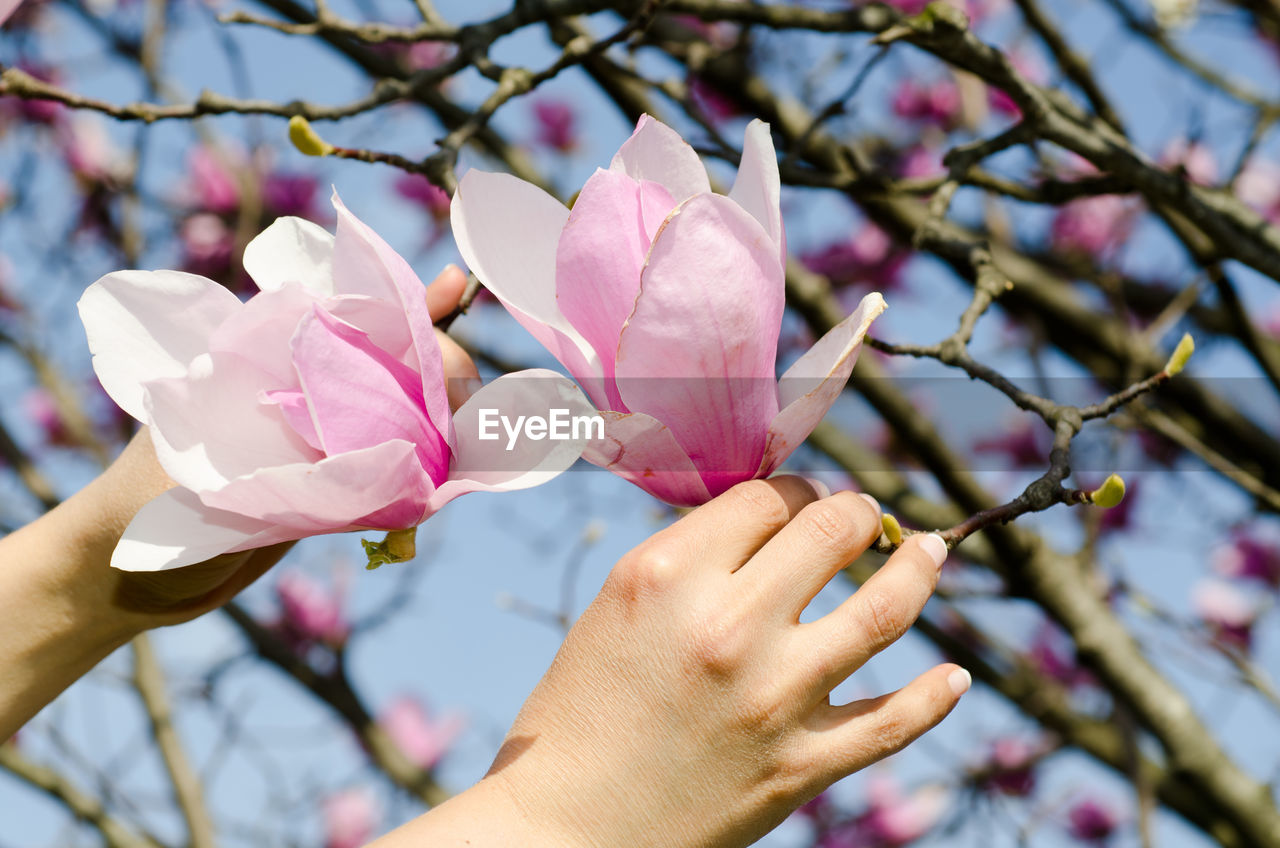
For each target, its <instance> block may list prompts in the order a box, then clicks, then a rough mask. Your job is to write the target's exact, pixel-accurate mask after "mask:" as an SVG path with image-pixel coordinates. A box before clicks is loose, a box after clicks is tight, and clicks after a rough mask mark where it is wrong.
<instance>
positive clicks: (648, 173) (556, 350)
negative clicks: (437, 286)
mask: <svg viewBox="0 0 1280 848" xmlns="http://www.w3.org/2000/svg"><path fill="white" fill-rule="evenodd" d="M743 148H744V149H743V155H742V165H741V167H740V169H739V171H738V176H737V179H736V181H735V182H734V185H733V188H732V190H731V191H730V192H729V194H728V196H725V195H720V194H713V193H712V192H711V186H710V183H709V181H708V179H707V173H706V171H705V169H704V168H703V166H702V162H701V161H699V159H698V155H697V154H696V153H695V152H694V151H693V148H691V147H690V146H689V145H687V144H686V143H685V142H684V141H683V140H682V139H681V138H680V136H679V135H677V134H676V133H675V131H673V130H672V129H670V128H669V127H667V126H665V125H663V124H661V123H659V122H658V121H655V120H654V119H652V118H650V117H649V116H647V115H646V116H644V117H642V118H641V119H640V122H639V124H638V125H637V126H636V130H635V132H634V133H633V134H632V136H631V138H630V139H628V140H627V142H626V143H625V144H623V146H622V148H621V149H620V150H619V151H618V153H617V155H615V156H614V158H613V162H612V164H611V165H610V166H609V169H608V170H597V171H596V172H595V174H594V175H593V176H592V177H591V179H589V180H588V181H587V184H586V186H585V187H583V189H582V191H581V193H580V194H579V195H578V199H577V202H576V203H575V204H574V207H573V211H572V212H570V210H569V209H567V208H565V207H564V206H563V205H562V204H561V203H560V202H559V201H557V200H556V199H555V198H553V197H551V196H550V195H548V194H546V193H545V192H543V191H542V190H541V189H539V188H537V187H536V186H533V185H530V184H529V183H525V182H523V181H521V180H518V179H516V178H515V177H512V176H509V175H507V174H491V173H485V172H483V171H477V170H472V171H469V172H468V173H467V174H466V175H465V176H464V177H463V178H462V181H461V183H460V184H459V186H458V191H457V194H456V195H455V196H454V201H453V213H452V215H453V232H454V237H455V238H456V239H457V241H458V247H459V249H460V250H461V252H462V255H463V257H464V259H465V260H466V262H467V264H468V265H470V266H471V269H472V270H473V271H474V272H475V273H476V275H477V276H478V277H479V278H480V280H481V281H482V282H483V283H484V284H485V285H486V286H488V288H489V289H490V290H491V291H492V292H493V293H494V295H496V296H497V298H498V299H499V300H500V301H501V302H502V304H503V305H504V306H505V307H506V308H507V311H509V312H510V313H511V315H512V316H513V317H514V318H515V319H516V320H517V321H518V322H520V324H521V325H523V326H524V327H525V329H527V330H528V331H529V332H530V333H532V334H533V336H534V337H535V338H536V339H537V340H538V341H539V342H541V343H542V345H543V346H544V347H546V348H547V349H548V350H549V351H551V352H552V353H553V354H554V355H555V356H556V358H557V359H559V360H560V362H561V363H562V364H563V365H564V366H565V367H566V368H567V369H568V370H569V372H570V373H571V374H573V376H574V377H576V378H577V379H578V381H579V383H581V384H582V386H583V387H584V388H585V389H586V391H587V393H588V395H590V397H591V400H592V401H593V402H594V403H595V406H596V408H597V409H600V410H603V412H602V415H603V417H604V419H605V437H606V438H605V439H604V440H602V441H597V442H595V443H593V444H591V445H589V446H588V448H587V450H586V452H584V454H583V456H584V458H586V459H588V460H589V461H590V462H593V463H595V464H597V465H600V466H602V467H605V468H608V469H609V470H611V471H613V472H614V473H617V474H619V475H621V476H622V477H624V478H626V479H627V480H630V481H631V482H632V483H635V484H636V485H638V486H640V487H641V488H643V489H644V490H645V491H647V492H649V493H651V494H653V495H654V496H656V497H658V498H661V499H662V500H664V501H667V502H668V503H672V504H677V505H693V504H699V503H703V502H705V501H707V500H709V499H710V498H712V497H714V496H715V495H718V494H720V493H721V492H723V491H724V490H726V489H728V488H729V487H730V486H732V485H733V484H734V483H737V482H739V481H742V480H749V479H751V478H754V477H763V476H766V475H768V474H770V473H772V472H773V470H774V469H776V468H777V467H778V466H779V465H780V464H781V463H782V461H783V460H784V459H785V458H786V457H787V456H789V455H790V454H791V452H792V451H793V450H795V449H796V447H797V446H799V444H800V443H801V442H802V441H804V439H805V438H806V437H807V436H808V435H809V433H810V432H811V431H812V430H813V428H814V427H815V426H817V424H818V422H819V421H820V420H821V419H822V417H823V415H825V414H826V411H827V409H828V408H830V406H831V404H832V403H834V401H835V398H836V396H837V395H838V394H839V393H840V391H841V389H842V388H843V387H844V384H845V382H846V381H847V379H848V377H849V374H850V372H851V371H852V369H853V363H854V360H855V358H856V356H857V353H858V349H859V347H860V345H861V343H862V338H863V335H864V334H865V333H866V330H867V327H868V326H869V325H870V324H871V321H872V320H873V319H874V318H875V317H876V316H877V315H879V314H880V312H881V311H883V310H884V308H885V304H884V299H883V298H882V297H881V296H880V295H879V294H876V293H873V294H869V295H867V296H866V297H865V298H864V299H863V301H862V304H861V306H860V307H859V308H858V310H857V311H856V312H855V313H854V314H853V315H851V316H850V317H849V318H847V319H845V320H844V321H843V322H842V323H841V324H840V325H839V326H837V327H835V328H834V329H832V330H831V332H829V333H828V334H827V335H826V336H824V337H823V338H822V339H821V340H820V341H819V342H818V343H817V344H816V345H814V347H813V348H812V349H810V350H809V351H808V352H807V353H806V354H805V355H804V356H802V357H801V358H800V359H799V361H798V362H796V364H795V365H793V366H792V367H791V368H790V369H789V370H788V371H787V373H786V374H784V375H783V378H782V380H781V381H780V382H779V381H778V380H777V378H776V376H775V374H776V371H775V359H776V352H777V345H778V334H779V330H780V327H781V324H782V311H783V305H784V304H783V301H784V280H783V266H784V263H785V259H786V244H785V240H784V236H783V230H782V215H781V211H780V209H779V205H778V204H779V180H778V166H777V159H776V156H775V154H774V149H773V141H772V139H771V138H770V136H769V128H768V126H767V125H766V124H764V123H763V122H761V121H753V122H752V123H751V125H750V126H749V127H748V128H747V132H746V140H745V142H744V145H743Z"/></svg>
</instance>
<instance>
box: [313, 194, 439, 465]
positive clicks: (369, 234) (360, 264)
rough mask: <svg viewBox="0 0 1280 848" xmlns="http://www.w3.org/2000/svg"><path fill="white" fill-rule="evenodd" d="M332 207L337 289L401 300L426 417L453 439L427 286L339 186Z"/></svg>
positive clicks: (334, 272)
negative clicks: (335, 228)
mask: <svg viewBox="0 0 1280 848" xmlns="http://www.w3.org/2000/svg"><path fill="white" fill-rule="evenodd" d="M333 208H334V209H335V210H336V211H337V213H338V235H337V237H336V239H335V241H334V251H333V277H334V285H335V290H336V291H337V293H338V294H367V295H370V296H371V297H375V298H379V299H381V300H385V301H389V302H391V303H399V304H400V307H401V309H403V310H404V318H405V320H406V321H407V323H408V327H409V334H410V336H411V337H412V338H413V346H414V349H415V351H416V353H417V366H416V367H415V368H414V370H415V371H417V372H418V373H419V374H420V375H421V381H422V393H423V403H424V405H425V408H426V410H427V417H428V418H430V419H431V423H432V424H433V425H435V428H436V429H437V430H439V431H440V432H441V433H443V434H444V435H445V438H446V439H449V440H452V438H453V434H452V432H451V430H450V428H451V427H452V426H453V425H452V423H451V419H450V416H449V397H448V394H447V392H446V391H445V381H444V359H443V358H442V357H441V355H440V343H439V342H437V341H436V332H435V326H434V325H433V324H432V322H431V313H430V312H428V311H427V298H426V287H425V286H424V285H423V284H422V280H420V279H418V275H417V274H415V273H414V272H413V269H412V268H411V267H409V263H408V262H406V261H405V260H404V257H402V256H401V255H400V254H398V253H396V252H395V251H394V250H393V249H392V248H391V246H390V245H389V244H387V243H386V242H385V241H383V240H382V237H381V236H379V235H378V234H377V233H375V232H374V231H373V230H372V229H370V228H369V226H368V225H367V224H365V223H364V222H363V221H361V220H360V219H359V218H357V217H356V216H355V215H353V214H351V212H350V210H348V209H347V207H346V206H344V205H343V203H342V200H341V199H340V198H339V197H338V193H337V192H336V191H335V192H334V193H333Z"/></svg>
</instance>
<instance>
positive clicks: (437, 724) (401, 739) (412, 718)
mask: <svg viewBox="0 0 1280 848" xmlns="http://www.w3.org/2000/svg"><path fill="white" fill-rule="evenodd" d="M378 724H379V725H381V726H382V729H383V730H385V731H386V732H387V735H388V736H390V737H391V741H393V742H395V743H396V747H398V748H399V749H400V750H401V752H403V753H404V755H405V756H406V757H408V758H409V761H410V762H412V763H413V764H414V765H416V766H417V767H418V768H421V769H429V768H433V767H435V765H436V763H438V762H440V759H441V758H442V757H443V756H444V755H445V754H446V753H448V751H449V746H450V745H452V744H453V741H454V740H455V739H457V738H458V734H460V733H461V732H462V727H463V724H464V722H463V719H462V717H461V716H458V715H449V716H445V717H443V718H433V717H432V716H430V715H428V714H427V711H426V709H425V708H424V707H423V706H422V702H421V701H419V700H418V699H416V698H411V697H409V696H407V695H406V696H402V697H399V698H396V699H395V700H393V701H392V702H391V703H390V704H388V705H387V707H386V709H385V710H383V712H382V715H381V716H379V717H378Z"/></svg>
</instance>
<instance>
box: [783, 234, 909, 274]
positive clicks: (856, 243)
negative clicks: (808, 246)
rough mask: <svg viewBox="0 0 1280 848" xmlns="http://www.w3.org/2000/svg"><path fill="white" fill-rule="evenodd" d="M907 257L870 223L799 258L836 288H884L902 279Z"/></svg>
mask: <svg viewBox="0 0 1280 848" xmlns="http://www.w3.org/2000/svg"><path fill="white" fill-rule="evenodd" d="M908 259H910V255H909V254H908V253H907V251H905V250H902V249H900V248H898V246H897V245H895V244H894V243H893V239H892V238H890V236H889V234H888V233H886V232H885V231H884V230H882V229H880V228H879V227H877V226H876V225H875V224H872V223H870V222H868V223H865V224H863V225H862V226H861V227H859V228H858V229H857V230H856V231H854V232H853V233H852V234H851V235H850V236H849V237H848V238H845V239H842V240H840V241H836V242H833V243H831V244H828V245H826V246H825V247H820V248H818V249H816V250H811V251H808V252H807V253H804V254H802V255H801V257H800V261H801V262H802V263H804V266H805V267H806V268H808V269H809V270H810V271H813V272H814V273H817V274H822V275H823V276H825V277H828V278H830V280H831V284H832V285H834V286H836V287H837V288H843V287H845V286H852V285H857V284H859V283H865V284H869V285H871V286H872V287H874V288H878V289H884V290H887V289H891V288H894V287H896V286H897V285H898V283H900V282H901V281H902V269H903V267H905V266H906V264H907V260H908Z"/></svg>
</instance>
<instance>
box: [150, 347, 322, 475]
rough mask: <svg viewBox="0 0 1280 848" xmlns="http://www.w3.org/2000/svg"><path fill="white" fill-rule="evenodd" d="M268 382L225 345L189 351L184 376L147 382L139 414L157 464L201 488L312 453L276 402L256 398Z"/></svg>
mask: <svg viewBox="0 0 1280 848" xmlns="http://www.w3.org/2000/svg"><path fill="white" fill-rule="evenodd" d="M273 388H276V386H275V385H274V384H273V380H272V378H271V376H270V375H269V374H267V373H265V372H264V371H262V370H260V369H259V368H258V367H257V366H256V365H255V364H254V363H253V362H251V361H250V360H248V359H244V358H243V357H240V356H237V355H234V354H228V353H212V354H203V355H201V356H198V357H196V358H195V360H193V361H192V363H191V367H190V368H189V369H188V371H187V375H186V377H183V378H180V379H172V378H166V379H163V380H155V381H152V382H150V383H147V386H146V389H147V391H146V396H145V399H144V406H145V410H146V414H145V419H144V420H146V422H147V423H148V424H151V425H152V427H151V440H152V442H153V443H154V444H155V448H156V458H157V459H159V461H160V465H161V467H163V468H164V470H165V472H167V473H168V475H169V476H170V477H172V478H173V479H174V480H175V481H176V482H177V483H178V484H179V485H182V486H185V487H187V488H188V489H192V490H193V491H198V492H204V491H207V490H212V489H219V488H221V487H222V486H224V485H226V484H227V483H228V482H229V481H230V480H234V479H235V478H236V477H240V476H242V475H245V474H250V473H252V472H254V471H256V470H257V469H259V468H263V467H266V466H272V465H284V464H287V463H292V462H313V461H315V460H316V459H319V456H320V455H319V454H318V453H317V452H316V451H315V450H314V449H312V448H311V447H310V446H308V445H307V443H306V442H305V441H304V440H303V439H302V437H301V436H299V435H298V434H297V433H295V432H294V430H293V428H292V427H290V426H289V425H288V423H287V422H286V421H285V419H284V416H283V415H282V414H281V413H280V410H279V409H278V408H276V407H275V406H274V405H271V404H266V403H262V402H261V393H262V392H264V391H270V390H271V389H273Z"/></svg>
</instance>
